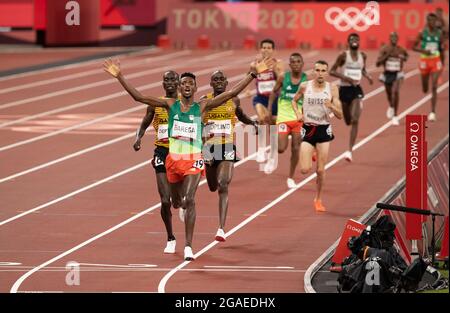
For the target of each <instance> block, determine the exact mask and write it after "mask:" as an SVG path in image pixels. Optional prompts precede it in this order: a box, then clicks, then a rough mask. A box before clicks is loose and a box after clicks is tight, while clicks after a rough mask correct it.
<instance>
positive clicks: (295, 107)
mask: <svg viewBox="0 0 450 313" xmlns="http://www.w3.org/2000/svg"><path fill="white" fill-rule="evenodd" d="M306 84H307V82H303V83H301V84H300V87H298V90H297V92H296V93H295V95H294V98H292V101H291V104H292V109H293V110H294V112H295V115H296V116H297V120H299V121H302V120H303V113H302V112H301V111H300V110H299V109H298V105H297V102H298V100H300V99H302V98H303V94H304V93H305V89H306Z"/></svg>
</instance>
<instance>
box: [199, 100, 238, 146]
mask: <svg viewBox="0 0 450 313" xmlns="http://www.w3.org/2000/svg"><path fill="white" fill-rule="evenodd" d="M206 98H207V99H212V98H213V94H212V93H209V94H207V95H206ZM235 110H236V106H235V105H234V102H233V99H230V100H228V101H227V102H225V103H224V104H221V105H220V106H218V107H217V108H214V109H212V110H210V111H208V112H207V113H206V114H205V118H204V121H203V123H205V124H206V123H211V122H212V123H213V124H212V125H210V126H208V129H209V132H208V134H207V135H208V139H207V141H206V144H212V145H219V144H225V143H233V142H234V125H235V124H236V112H235Z"/></svg>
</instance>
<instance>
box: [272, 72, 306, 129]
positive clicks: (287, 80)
mask: <svg viewBox="0 0 450 313" xmlns="http://www.w3.org/2000/svg"><path fill="white" fill-rule="evenodd" d="M291 74H292V73H291V72H287V73H285V74H284V79H283V86H282V87H281V94H280V97H279V98H278V115H277V124H278V123H283V122H290V121H296V120H297V115H295V112H294V109H293V108H292V104H291V103H292V99H293V98H294V96H295V93H296V92H297V90H298V87H299V86H300V84H301V83H303V82H305V81H307V79H308V77H307V76H306V74H305V73H302V76H301V79H300V82H299V83H298V84H296V85H294V84H293V83H292V79H291ZM302 102H303V100H302V99H300V100H299V101H298V102H297V105H298V108H299V109H300V108H301V107H302Z"/></svg>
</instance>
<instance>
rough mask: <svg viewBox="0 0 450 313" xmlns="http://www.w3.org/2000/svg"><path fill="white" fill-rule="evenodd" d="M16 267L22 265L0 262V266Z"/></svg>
mask: <svg viewBox="0 0 450 313" xmlns="http://www.w3.org/2000/svg"><path fill="white" fill-rule="evenodd" d="M18 265H22V263H18V262H0V266H7V267H9V266H18Z"/></svg>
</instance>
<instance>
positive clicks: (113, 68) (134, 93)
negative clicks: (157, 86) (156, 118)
mask: <svg viewBox="0 0 450 313" xmlns="http://www.w3.org/2000/svg"><path fill="white" fill-rule="evenodd" d="M103 69H104V70H105V72H107V73H108V74H110V75H111V76H113V77H114V78H117V80H118V81H119V82H120V84H121V85H122V86H123V88H125V90H126V91H127V92H128V93H129V94H130V96H131V97H132V98H133V99H134V100H135V101H138V102H141V103H143V104H146V105H149V106H152V107H163V108H166V109H169V108H170V105H172V104H173V103H174V102H175V100H174V99H159V98H157V97H153V96H147V95H146V96H144V95H143V94H141V93H140V92H139V91H138V90H137V89H136V88H134V87H133V86H131V85H130V84H129V83H128V82H127V81H126V79H125V77H124V76H123V75H122V72H121V70H120V63H119V61H118V60H117V61H113V60H111V59H108V60H105V62H104V63H103Z"/></svg>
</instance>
